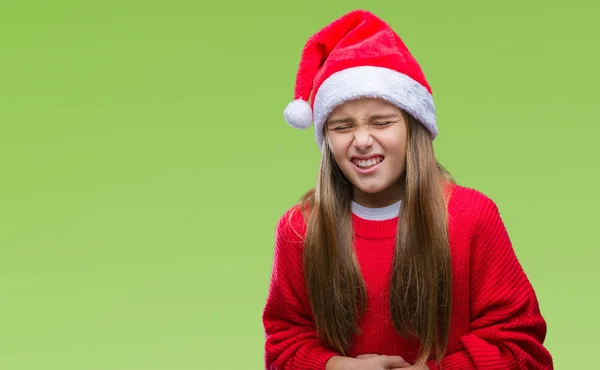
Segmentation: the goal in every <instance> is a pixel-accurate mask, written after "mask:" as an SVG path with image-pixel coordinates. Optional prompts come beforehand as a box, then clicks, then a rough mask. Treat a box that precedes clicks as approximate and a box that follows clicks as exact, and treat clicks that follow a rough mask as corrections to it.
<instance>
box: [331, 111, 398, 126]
mask: <svg viewBox="0 0 600 370" xmlns="http://www.w3.org/2000/svg"><path fill="white" fill-rule="evenodd" d="M398 116H399V115H398V114H396V113H391V114H375V115H373V116H371V117H369V121H373V120H379V119H391V118H397V117H398ZM353 121H354V119H352V118H349V117H348V118H338V119H333V120H328V121H327V125H333V124H335V123H349V122H353Z"/></svg>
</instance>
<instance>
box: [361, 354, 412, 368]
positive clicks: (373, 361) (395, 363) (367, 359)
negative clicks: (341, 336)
mask: <svg viewBox="0 0 600 370" xmlns="http://www.w3.org/2000/svg"><path fill="white" fill-rule="evenodd" d="M356 359H357V360H358V361H361V362H360V363H359V362H357V367H356V369H357V370H367V369H368V370H371V369H373V370H396V369H412V367H411V366H410V364H409V363H408V362H406V360H405V359H403V358H402V357H400V356H384V355H378V354H374V353H368V354H364V355H358V356H356ZM415 370H416V368H415ZM418 370H421V369H420V368H419V369H418Z"/></svg>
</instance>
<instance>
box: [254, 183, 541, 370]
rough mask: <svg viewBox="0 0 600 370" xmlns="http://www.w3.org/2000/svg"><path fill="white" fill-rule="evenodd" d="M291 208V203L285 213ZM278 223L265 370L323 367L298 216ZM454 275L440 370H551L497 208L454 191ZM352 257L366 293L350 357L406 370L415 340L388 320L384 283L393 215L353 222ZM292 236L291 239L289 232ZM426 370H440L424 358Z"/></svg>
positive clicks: (473, 194)
mask: <svg viewBox="0 0 600 370" xmlns="http://www.w3.org/2000/svg"><path fill="white" fill-rule="evenodd" d="M294 208H295V209H296V210H298V211H299V209H298V205H295V206H294V207H293V208H292V209H294ZM290 211H291V209H290V210H288V211H287V212H286V213H285V215H283V217H281V219H280V220H279V223H278V225H277V229H276V236H275V241H276V242H275V253H274V264H273V272H272V278H271V284H270V289H269V294H268V298H267V302H266V306H265V309H264V313H263V324H264V328H265V335H266V344H265V366H266V369H270V370H275V369H286V370H288V369H289V370H308V369H310V370H313V369H316V370H323V369H325V363H326V362H327V360H328V359H329V358H330V357H332V356H335V355H338V353H336V352H335V351H332V350H331V349H329V348H328V347H326V346H325V345H324V344H323V343H321V342H320V341H319V340H318V339H317V335H316V331H315V327H314V323H313V321H312V313H311V309H310V304H309V301H308V297H307V293H306V287H305V285H304V277H303V268H302V246H303V243H302V239H301V238H300V237H299V236H298V235H297V234H296V232H298V233H299V234H300V235H302V236H304V233H305V231H306V225H305V223H304V220H303V218H302V215H301V213H300V212H295V215H294V216H293V217H292V219H291V223H288V222H287V220H288V216H289V212H290ZM448 211H449V224H448V227H449V238H450V249H451V259H452V272H453V282H452V289H453V298H452V307H453V310H452V315H451V329H450V341H449V347H448V351H447V354H446V357H445V358H444V360H443V361H442V363H441V364H440V365H441V368H442V369H447V370H451V369H527V370H531V369H553V364H552V357H551V355H550V353H549V352H548V351H547V350H546V349H545V348H544V346H543V342H544V339H545V337H546V322H545V320H544V318H543V317H542V316H541V314H540V310H539V306H538V301H537V298H536V295H535V292H534V290H533V288H532V286H531V284H530V282H529V280H528V278H527V276H526V275H525V273H524V271H523V269H522V267H521V265H520V263H519V261H518V260H517V257H516V255H515V253H514V250H513V248H512V245H511V242H510V239H509V236H508V234H507V231H506V228H505V226H504V224H503V222H502V220H501V218H500V214H499V212H498V208H497V206H496V204H495V203H494V202H493V201H492V200H491V199H490V198H488V197H487V196H485V195H484V194H482V193H480V192H478V191H477V190H474V189H470V188H466V187H462V186H458V185H456V186H454V190H453V193H452V196H451V198H450V202H449V205H448ZM352 222H353V227H354V233H355V245H354V247H355V250H356V254H357V257H358V261H359V264H360V268H361V271H362V275H363V278H364V280H365V283H366V286H367V299H368V301H367V304H368V308H367V311H366V313H365V315H364V316H363V317H362V318H361V322H360V329H361V331H362V335H361V336H357V337H354V338H353V341H352V348H351V353H350V356H352V357H356V356H357V355H359V354H365V353H377V354H380V355H399V356H402V357H403V358H404V359H406V360H407V361H408V362H409V363H413V362H414V360H415V359H416V356H417V354H418V353H417V350H418V343H417V342H416V341H415V340H408V339H405V338H403V337H401V336H400V335H399V334H397V333H396V331H395V330H394V328H393V325H392V322H391V317H390V314H389V311H390V307H389V301H388V299H389V293H388V289H389V279H390V274H391V264H392V257H393V254H394V247H395V240H396V225H397V222H398V217H396V218H393V219H389V220H384V221H374V220H366V219H363V218H360V217H358V216H357V215H356V214H353V216H352ZM294 230H295V231H296V232H294ZM428 365H429V367H430V368H431V369H439V368H440V366H438V365H437V364H436V363H434V362H433V361H429V363H428Z"/></svg>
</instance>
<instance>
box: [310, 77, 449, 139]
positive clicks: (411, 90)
mask: <svg viewBox="0 0 600 370" xmlns="http://www.w3.org/2000/svg"><path fill="white" fill-rule="evenodd" d="M361 97H371V98H382V99H385V100H386V101H388V102H390V103H392V104H394V105H395V106H397V107H399V108H400V109H402V110H404V111H406V112H407V113H409V114H410V115H411V116H413V117H414V118H415V119H416V120H418V121H419V122H420V123H421V124H423V125H424V126H425V128H427V130H429V132H430V133H431V136H432V138H435V137H436V136H437V133H438V129H437V125H436V116H435V106H434V104H433V97H432V96H431V94H430V93H429V91H428V90H427V89H426V88H425V87H424V86H423V85H421V84H420V83H418V82H417V81H415V80H414V79H412V78H410V77H409V76H407V75H405V74H403V73H400V72H397V71H395V70H392V69H389V68H383V67H373V66H360V67H353V68H348V69H344V70H342V71H340V72H337V73H334V74H332V75H331V76H329V78H327V79H326V80H325V81H323V83H322V84H321V86H320V87H319V90H318V91H317V94H316V95H315V102H314V124H315V136H316V139H317V144H318V145H319V149H320V150H322V147H323V133H322V130H323V125H324V124H325V121H326V120H327V117H328V116H329V114H330V113H331V112H332V111H333V109H334V108H335V107H337V106H338V105H340V104H342V103H344V102H346V101H348V100H352V99H357V98H361Z"/></svg>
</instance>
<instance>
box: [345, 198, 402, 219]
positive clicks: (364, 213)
mask: <svg viewBox="0 0 600 370" xmlns="http://www.w3.org/2000/svg"><path fill="white" fill-rule="evenodd" d="M401 205H402V201H401V200H399V201H397V202H396V203H394V204H390V205H389V206H385V207H379V208H369V207H365V206H362V205H360V204H358V203H356V202H355V201H352V213H354V214H355V215H357V216H358V217H360V218H363V219H365V220H373V221H384V220H389V219H391V218H394V217H397V216H398V215H399V214H400V206H401Z"/></svg>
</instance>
